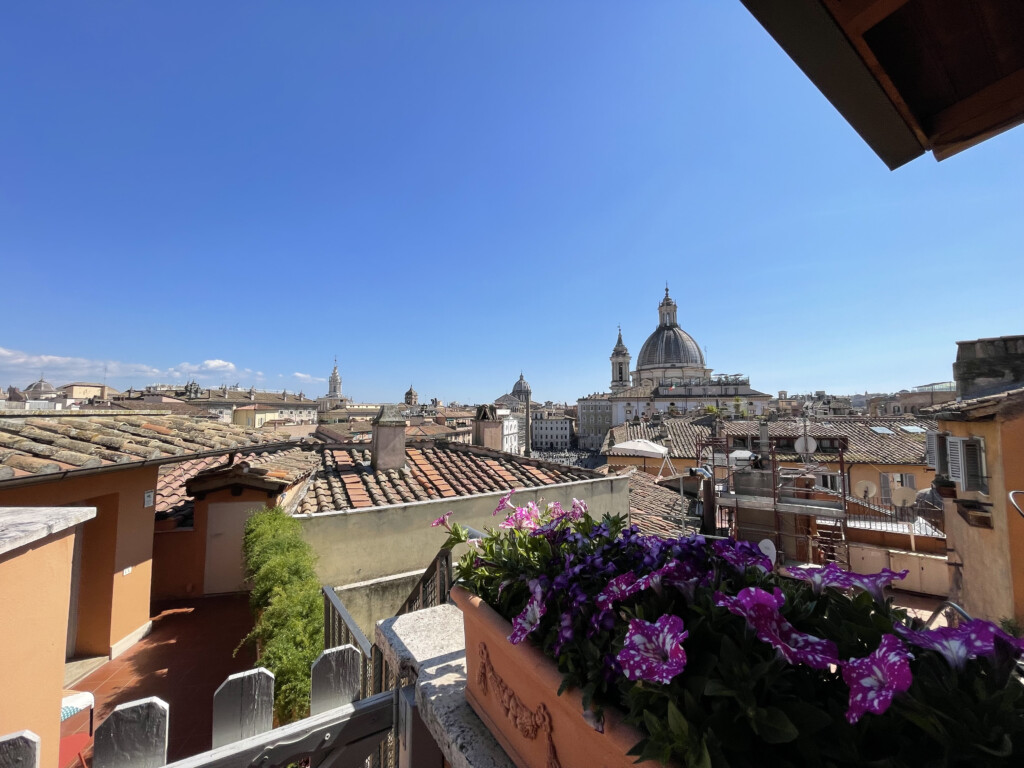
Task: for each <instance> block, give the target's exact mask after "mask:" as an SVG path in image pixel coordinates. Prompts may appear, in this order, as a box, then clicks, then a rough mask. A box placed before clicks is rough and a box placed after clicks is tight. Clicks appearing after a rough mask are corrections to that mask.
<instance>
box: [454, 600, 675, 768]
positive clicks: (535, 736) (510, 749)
mask: <svg viewBox="0 0 1024 768" xmlns="http://www.w3.org/2000/svg"><path fill="white" fill-rule="evenodd" d="M451 596H452V599H453V600H454V601H455V604H456V605H458V606H459V608H460V609H462V615H463V622H464V624H465V631H466V699H467V700H468V701H469V705H470V706H471V707H472V708H473V710H474V711H475V712H476V713H477V715H479V716H480V719H481V720H483V721H484V724H485V725H487V727H488V729H490V731H491V733H492V734H494V737H495V738H496V739H497V740H498V742H499V743H500V744H501V746H502V747H503V748H504V750H505V752H506V753H508V756H509V757H510V758H511V759H512V761H513V762H514V763H515V764H516V765H517V766H518V768H612V767H613V766H616V767H620V766H621V767H622V768H625V767H626V766H633V765H636V764H637V763H636V762H635V760H636V758H635V757H632V756H630V755H627V754H626V753H627V752H628V751H629V750H630V749H632V748H633V746H634V745H635V744H636V743H637V742H639V741H640V739H641V738H642V736H641V734H640V732H639V731H637V730H636V729H635V728H633V727H632V726H630V725H628V724H626V723H624V722H621V720H619V718H618V717H617V713H616V712H612V711H608V710H606V711H605V721H604V732H603V733H600V732H598V731H595V730H594V729H593V728H592V727H591V726H590V725H589V724H588V723H587V721H586V720H584V719H583V704H582V700H581V698H580V695H579V693H578V692H577V691H575V690H573V689H569V690H567V691H565V692H563V693H562V695H561V696H559V695H558V687H559V686H560V685H561V682H562V675H561V673H560V672H559V671H558V668H557V667H556V666H555V665H554V663H553V662H552V661H551V660H550V659H548V658H546V657H545V656H544V655H543V654H542V653H541V652H540V651H539V650H537V648H535V647H533V646H532V645H529V644H528V643H521V644H520V645H512V644H511V643H510V642H509V641H508V636H509V634H510V633H511V632H512V625H511V624H509V623H508V622H507V621H506V620H505V619H504V618H502V617H501V616H500V615H498V613H496V612H495V611H494V610H493V609H492V608H491V607H490V606H489V605H487V604H486V603H485V602H484V601H483V600H481V599H480V598H479V597H477V596H476V595H473V594H471V593H470V592H467V591H466V590H465V589H463V588H462V587H459V586H456V587H453V588H452V592H451ZM640 765H642V766H649V768H654V766H656V765H660V764H657V763H652V762H645V763H640Z"/></svg>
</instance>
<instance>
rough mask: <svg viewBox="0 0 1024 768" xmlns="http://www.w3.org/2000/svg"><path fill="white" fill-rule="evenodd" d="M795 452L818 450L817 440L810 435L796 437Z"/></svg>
mask: <svg viewBox="0 0 1024 768" xmlns="http://www.w3.org/2000/svg"><path fill="white" fill-rule="evenodd" d="M795 448H796V452H797V453H814V452H815V451H816V450H818V441H817V440H815V439H814V438H813V437H811V436H810V435H807V436H806V437H798V438H797V439H796V445H795Z"/></svg>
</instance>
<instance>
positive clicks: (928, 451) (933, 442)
mask: <svg viewBox="0 0 1024 768" xmlns="http://www.w3.org/2000/svg"><path fill="white" fill-rule="evenodd" d="M938 444H939V433H938V432H936V431H935V430H934V429H929V430H928V432H927V434H925V436H924V463H925V466H927V467H931V468H932V469H935V468H936V467H938V466H939V455H938V450H937V449H938Z"/></svg>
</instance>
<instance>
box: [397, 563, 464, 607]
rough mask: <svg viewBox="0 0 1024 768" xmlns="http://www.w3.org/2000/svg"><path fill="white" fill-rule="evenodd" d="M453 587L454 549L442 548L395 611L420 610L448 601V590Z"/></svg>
mask: <svg viewBox="0 0 1024 768" xmlns="http://www.w3.org/2000/svg"><path fill="white" fill-rule="evenodd" d="M451 588H452V551H451V550H450V549H442V550H441V551H440V552H438V553H437V554H436V555H434V559H433V560H431V561H430V565H428V566H427V569H426V570H425V571H424V572H423V575H422V576H421V577H420V580H419V581H418V582H417V583H416V586H414V587H413V588H412V592H410V593H409V596H408V597H407V598H406V599H405V602H404V603H402V605H401V606H400V607H399V609H398V611H396V612H395V615H396V616H401V615H402V614H405V613H411V612H412V611H418V610H420V609H421V608H433V607H434V606H435V605H441V604H442V603H445V602H447V601H448V592H449V591H450V590H451Z"/></svg>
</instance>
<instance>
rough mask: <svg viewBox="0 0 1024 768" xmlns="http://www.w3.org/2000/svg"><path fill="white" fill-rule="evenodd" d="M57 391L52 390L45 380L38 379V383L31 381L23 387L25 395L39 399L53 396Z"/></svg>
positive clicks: (51, 386)
mask: <svg viewBox="0 0 1024 768" xmlns="http://www.w3.org/2000/svg"><path fill="white" fill-rule="evenodd" d="M56 393H57V390H56V389H54V388H53V385H52V384H50V382H48V381H47V380H46V379H40V380H39V381H33V382H32V383H31V384H29V385H28V386H27V387H25V394H26V395H31V396H34V397H40V396H43V395H54V394H56Z"/></svg>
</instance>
